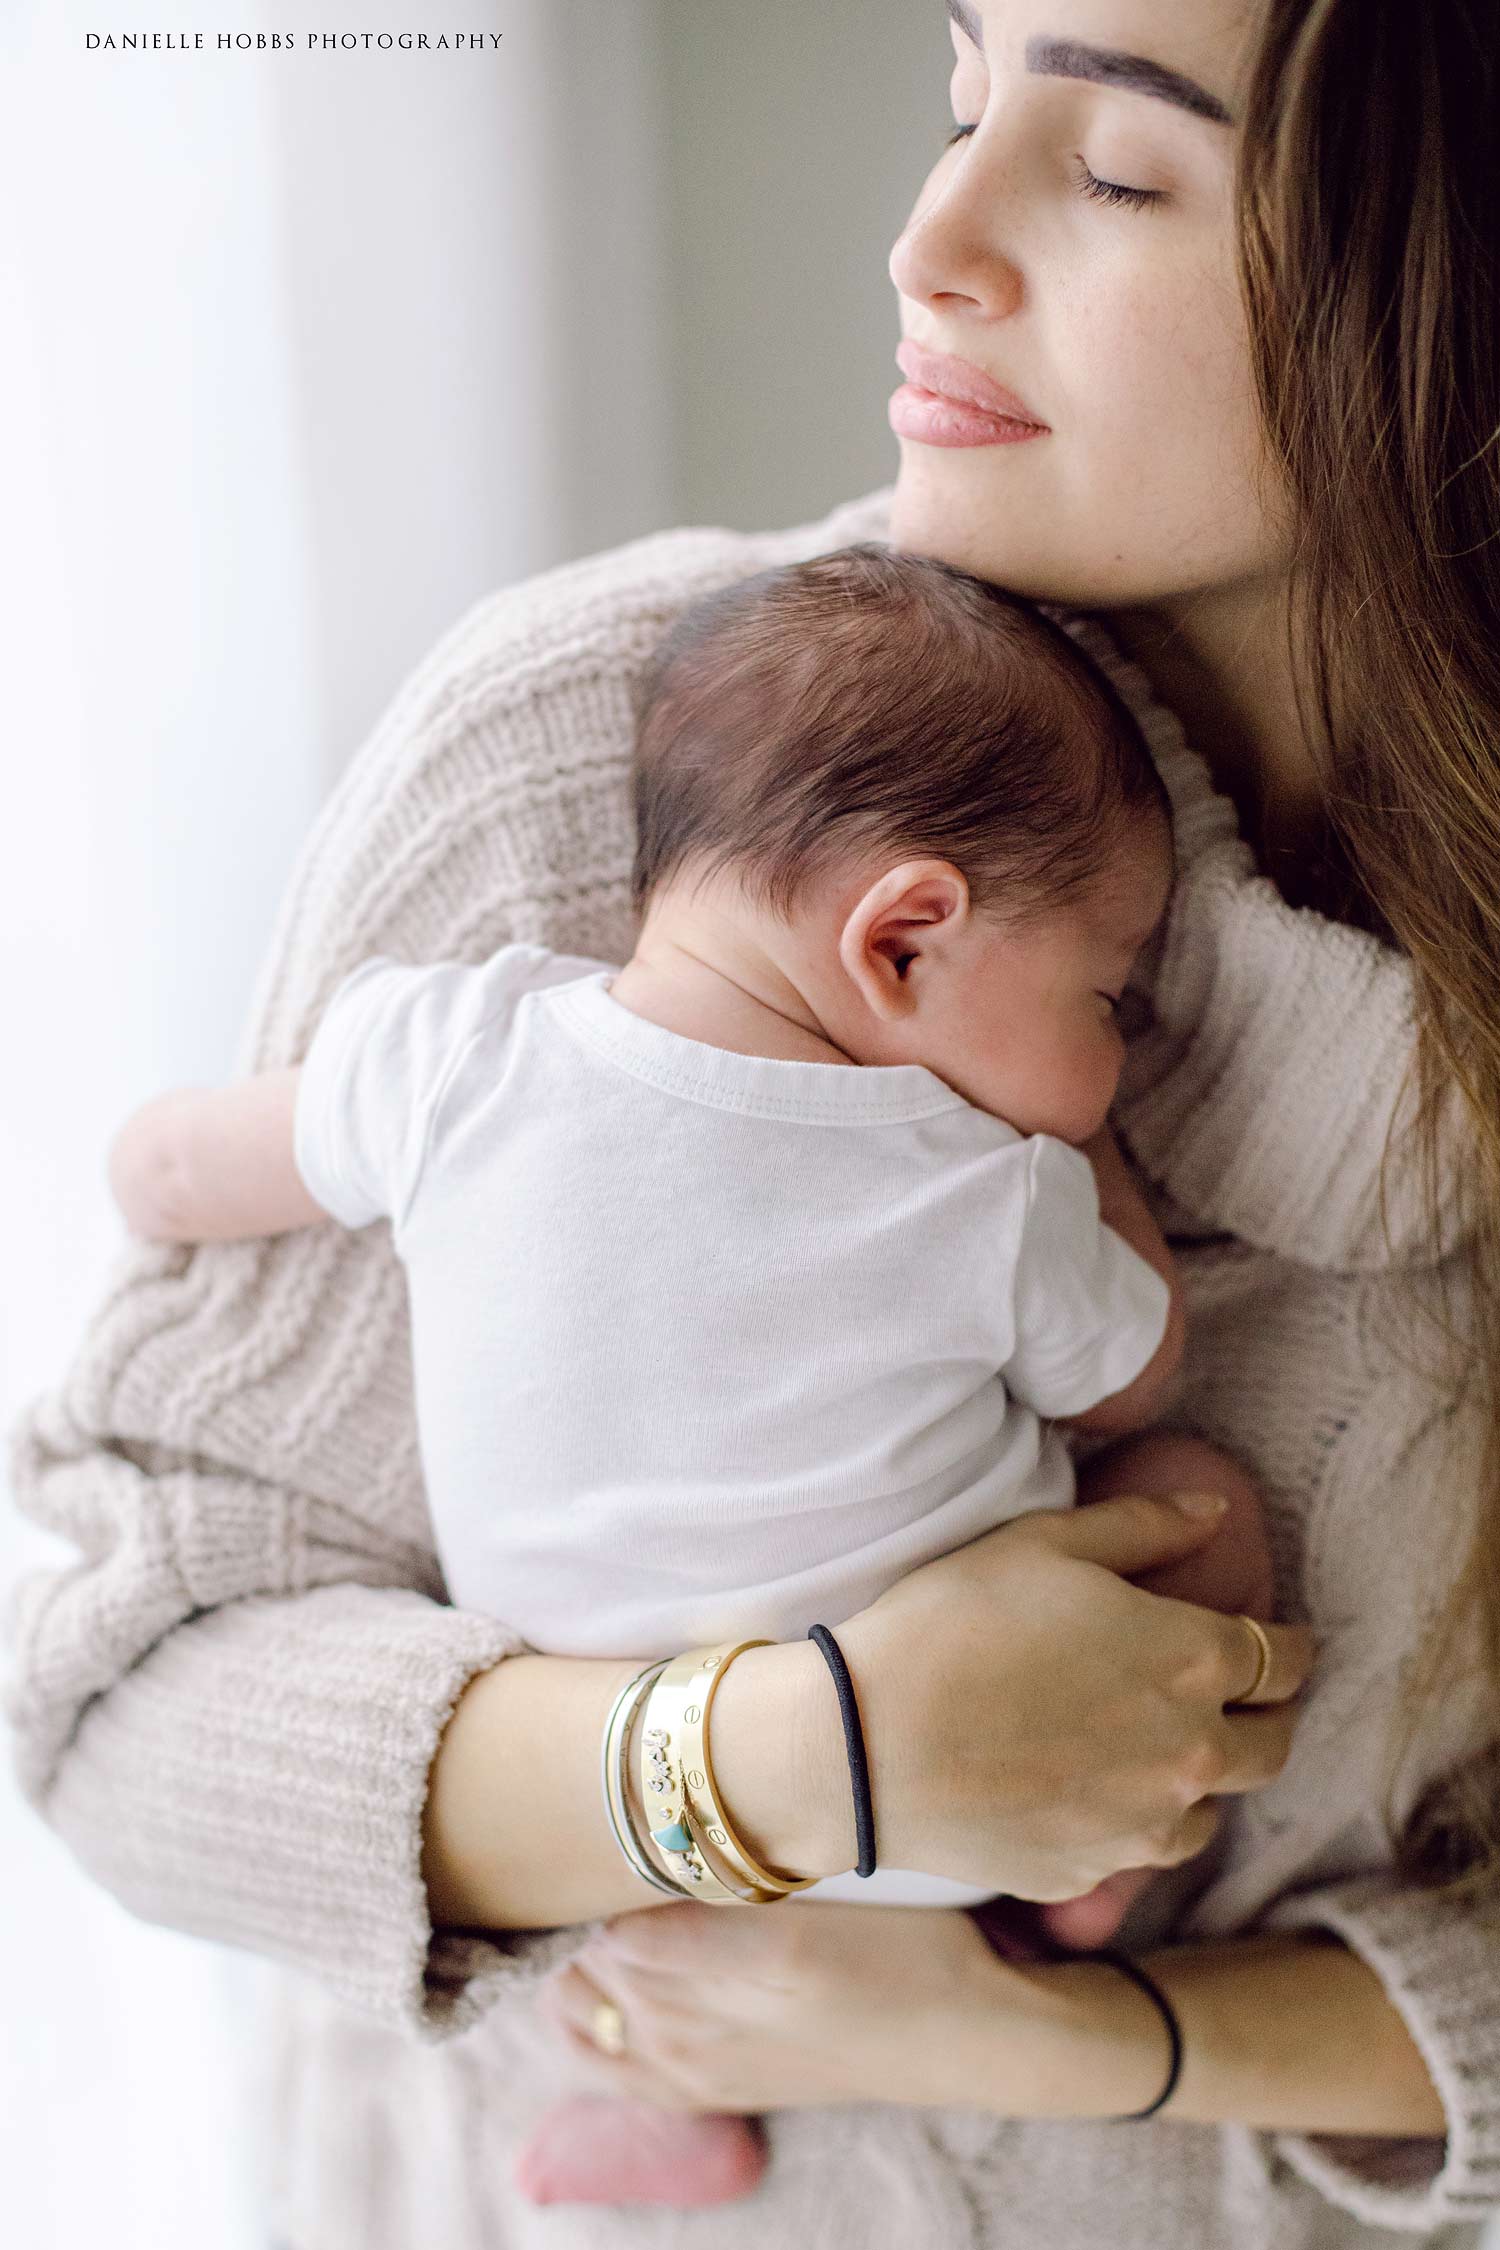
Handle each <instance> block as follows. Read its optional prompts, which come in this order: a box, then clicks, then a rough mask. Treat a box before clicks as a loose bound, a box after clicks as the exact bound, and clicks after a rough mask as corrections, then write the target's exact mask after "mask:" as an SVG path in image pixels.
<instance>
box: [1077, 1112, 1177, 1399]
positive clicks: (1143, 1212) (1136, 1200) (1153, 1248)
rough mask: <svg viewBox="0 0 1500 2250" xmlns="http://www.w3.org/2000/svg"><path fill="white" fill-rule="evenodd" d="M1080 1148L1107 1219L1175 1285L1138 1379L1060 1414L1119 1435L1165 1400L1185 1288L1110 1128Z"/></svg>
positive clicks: (1174, 1364)
mask: <svg viewBox="0 0 1500 2250" xmlns="http://www.w3.org/2000/svg"><path fill="white" fill-rule="evenodd" d="M1079 1153H1080V1154H1081V1155H1083V1156H1086V1157H1087V1158H1088V1160H1089V1162H1090V1163H1091V1164H1092V1165H1093V1167H1094V1177H1095V1179H1096V1180H1097V1181H1098V1183H1099V1215H1100V1217H1101V1218H1102V1219H1103V1221H1104V1223H1105V1225H1106V1226H1110V1227H1113V1228H1114V1230H1115V1232H1116V1234H1119V1235H1123V1236H1124V1238H1125V1240H1126V1241H1127V1242H1128V1243H1129V1244H1130V1247H1131V1249H1132V1250H1138V1251H1139V1252H1140V1254H1141V1256H1142V1257H1143V1258H1144V1259H1145V1261H1146V1263H1147V1265H1148V1266H1154V1267H1155V1268H1156V1271H1157V1272H1158V1273H1159V1274H1160V1275H1161V1277H1162V1279H1163V1281H1164V1282H1165V1283H1166V1285H1167V1287H1168V1289H1169V1290H1170V1291H1171V1304H1170V1306H1169V1307H1168V1311H1167V1325H1166V1329H1165V1331H1164V1333H1163V1335H1162V1340H1161V1342H1160V1344H1159V1345H1158V1346H1157V1348H1156V1356H1155V1357H1154V1358H1153V1359H1150V1360H1148V1361H1147V1363H1146V1365H1145V1366H1144V1367H1143V1368H1142V1369H1141V1372H1140V1373H1139V1375H1137V1376H1136V1378H1135V1380H1134V1382H1132V1383H1127V1384H1126V1386H1125V1388H1124V1390H1123V1391H1115V1392H1114V1393H1113V1394H1112V1396H1111V1397H1109V1398H1103V1399H1100V1400H1099V1402H1098V1404H1097V1405H1096V1406H1091V1407H1090V1408H1089V1409H1088V1411H1087V1412H1086V1413H1083V1414H1068V1415H1058V1416H1057V1420H1058V1421H1061V1422H1066V1423H1067V1425H1068V1426H1069V1427H1070V1428H1072V1429H1077V1430H1097V1431H1099V1432H1101V1433H1103V1434H1105V1435H1107V1436H1119V1435H1123V1434H1124V1432H1126V1431H1128V1430H1140V1429H1144V1428H1145V1427H1146V1425H1147V1424H1148V1423H1150V1422H1154V1421H1155V1420H1156V1419H1157V1417H1158V1416H1159V1415H1160V1413H1161V1412H1162V1409H1163V1407H1164V1406H1165V1404H1166V1400H1167V1396H1168V1394H1169V1392H1170V1390H1171V1388H1172V1384H1173V1382H1174V1381H1175V1379H1176V1376H1177V1370H1178V1368H1179V1367H1180V1366H1181V1364H1182V1348H1183V1341H1184V1327H1183V1314H1182V1292H1181V1289H1180V1287H1179V1285H1178V1280H1177V1268H1176V1261H1175V1259H1174V1258H1173V1256H1172V1253H1171V1251H1170V1249H1169V1248H1168V1246H1167V1241H1166V1237H1165V1236H1164V1235H1163V1233H1162V1231H1161V1229H1160V1227H1159V1226H1158V1225H1157V1223H1156V1221H1155V1220H1154V1219H1153V1218H1152V1216H1151V1213H1150V1212H1149V1211H1148V1210H1147V1208H1146V1205H1145V1202H1144V1200H1143V1199H1142V1196H1141V1192H1140V1189H1139V1188H1138V1187H1137V1186H1136V1184H1135V1182H1134V1180H1133V1179H1132V1178H1131V1176H1130V1171H1129V1168H1128V1166H1127V1165H1126V1162H1125V1159H1124V1157H1123V1156H1122V1155H1121V1153H1120V1148H1119V1143H1118V1142H1117V1141H1116V1139H1115V1136H1114V1133H1113V1131H1112V1130H1111V1128H1110V1127H1109V1126H1108V1125H1105V1126H1103V1127H1101V1129H1100V1130H1099V1131H1098V1132H1097V1133H1096V1134H1095V1135H1094V1137H1093V1139H1092V1140H1090V1141H1085V1142H1084V1143H1083V1144H1082V1147H1081V1149H1080V1152H1079Z"/></svg>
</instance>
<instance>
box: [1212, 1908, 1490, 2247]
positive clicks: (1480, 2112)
mask: <svg viewBox="0 0 1500 2250" xmlns="http://www.w3.org/2000/svg"><path fill="white" fill-rule="evenodd" d="M1257 1927H1259V1928H1261V1929H1265V1930H1273V1931H1289V1930H1306V1929H1312V1928H1319V1929H1326V1930H1331V1931H1332V1932H1333V1933H1334V1934H1335V1935H1336V1936H1337V1937H1340V1938H1342V1939H1343V1941H1344V1943H1345V1944H1346V1945H1347V1946H1349V1947H1350V1948H1351V1950H1352V1951H1353V1952H1355V1953H1357V1954H1358V1955H1359V1957H1360V1959H1361V1960H1362V1961H1364V1962H1366V1963H1367V1964H1368V1966H1369V1967H1370V1968H1371V1969H1372V1970H1373V1971H1374V1973H1375V1974H1376V1976H1377V1977H1379V1979H1380V1981H1381V1983H1382V1985H1383V1986H1384V1987H1385V1991H1386V1995H1387V1997H1388V1998H1389V2000H1390V2001H1391V2004H1392V2005H1393V2007H1395V2008H1396V2009H1397V2010H1398V2012H1399V2013H1400V2015H1401V2018H1402V2020H1403V2022H1404V2023H1405V2025H1406V2027H1407V2030H1408V2031H1409V2032H1410V2033H1411V2036H1412V2039H1413V2041H1414V2042H1415V2044H1416V2046H1417V2048H1418V2049H1419V2051H1420V2053H1421V2055H1422V2059H1423V2061H1424V2062H1425V2063H1426V2065H1427V2068H1428V2070H1429V2072H1430V2073H1431V2076H1432V2080H1433V2084H1434V2085H1435V2086H1436V2088H1437V2091H1438V2094H1439V2095H1440V2097H1441V2099H1442V2104H1443V2108H1444V2110H1445V2111H1446V2113H1447V2124H1448V2130H1447V2136H1446V2139H1443V2140H1439V2139H1435V2138H1427V2137H1425V2136H1413V2137H1412V2138H1409V2139H1399V2138H1394V2137H1390V2136H1385V2135H1370V2136H1363V2135H1358V2136H1356V2135H1353V2134H1339V2133H1317V2134H1308V2133H1276V2134H1273V2135H1271V2136H1269V2138H1270V2141H1271V2144H1272V2146H1273V2147H1274V2149H1275V2151H1276V2153H1277V2154H1278V2155H1279V2156H1280V2157H1281V2158H1282V2159H1283V2160H1284V2161H1285V2162H1286V2163H1288V2164H1289V2165H1291V2167H1292V2169H1293V2170H1294V2171H1296V2172H1297V2173H1299V2174H1300V2175H1301V2177H1302V2178H1303V2179H1305V2180H1306V2181H1308V2182H1309V2184H1310V2185H1311V2186H1313V2187H1315V2188H1317V2189H1318V2190H1319V2191H1320V2193H1322V2194H1323V2195H1325V2196H1326V2197H1327V2198H1328V2199H1329V2201H1330V2202H1332V2203H1335V2204H1338V2205H1339V2206H1340V2207H1341V2208H1342V2209H1343V2210H1345V2211H1349V2212H1352V2213H1353V2214H1354V2216H1355V2217H1356V2218H1359V2219H1362V2220H1364V2221H1366V2222H1367V2223H1368V2224H1369V2225H1371V2226H1376V2227H1392V2228H1400V2229H1403V2230H1409V2231H1412V2232H1416V2233H1425V2232H1426V2230H1428V2229H1429V2228H1435V2227H1441V2226H1446V2225H1451V2224H1453V2223H1454V2222H1455V2221H1460V2220H1468V2221H1470V2222H1475V2221H1478V2220H1482V2219H1485V2218H1488V2217H1490V2216H1492V2215H1495V2214H1500V1900H1497V1899H1496V1898H1495V1897H1493V1896H1488V1897H1487V1896H1485V1895H1484V1894H1481V1896H1480V1898H1479V1900H1478V1901H1477V1902H1476V1901H1473V1900H1470V1901H1467V1902H1466V1901H1462V1900H1459V1901H1455V1900H1452V1899H1445V1898H1443V1897H1442V1896H1441V1894H1439V1893H1436V1892H1434V1891H1432V1890H1429V1889H1426V1888H1424V1887H1422V1886H1420V1885H1407V1884H1403V1883H1401V1882H1400V1881H1398V1880H1397V1879H1396V1878H1395V1877H1393V1876H1391V1875H1388V1874H1371V1875H1361V1876H1357V1877H1352V1878H1350V1879H1349V1880H1347V1881H1343V1882H1334V1883H1328V1884H1324V1885H1321V1886H1319V1887H1317V1888H1315V1889H1311V1890H1305V1891H1298V1892H1292V1893H1290V1894H1288V1895H1287V1896H1286V1897H1284V1898H1281V1899H1279V1900H1278V1901H1277V1902H1276V1904H1275V1905H1274V1906H1273V1907H1271V1908H1269V1909H1268V1910H1267V1912H1266V1913H1265V1915H1264V1916H1263V1917H1262V1918H1261V1920H1260V1922H1259V1924H1258V1925H1257Z"/></svg>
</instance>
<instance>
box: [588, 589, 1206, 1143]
mask: <svg viewBox="0 0 1500 2250" xmlns="http://www.w3.org/2000/svg"><path fill="white" fill-rule="evenodd" d="M637 719H638V727H637V738H636V763H635V811H636V825H637V849H636V857H635V866H634V872H633V882H632V900H633V904H634V905H635V908H636V911H637V912H638V913H639V914H641V915H642V916H643V918H644V919H643V926H642V932H641V942H642V945H643V946H644V945H645V944H646V943H647V942H648V941H650V940H651V939H652V938H653V936H654V937H655V938H656V939H658V940H659V939H660V937H661V936H662V934H663V933H664V932H670V937H671V940H672V943H673V944H674V945H675V946H678V947H682V946H686V947H687V949H688V950H689V951H690V952H692V953H694V954H695V955H696V957H698V958H699V959H704V960H708V961H709V962H710V963H712V964H713V965H714V966H716V967H718V968H720V969H722V970H723V971H724V973H725V974H727V975H731V976H733V977H734V978H735V979H736V981H738V982H740V983H741V984H742V985H743V986H744V987H745V988H746V989H749V990H751V991H752V992H753V994H754V996H755V997H756V998H757V999H759V1000H761V1001H763V1002H766V1003H767V1004H769V1005H771V1006H772V1007H776V1008H779V1009H781V1010H783V1011H784V1012H787V1013H790V1014H791V1015H792V1016H793V1018H794V1020H796V1021H798V1022H800V1023H802V1024H803V1025H804V1027H805V1028H810V1029H812V1030H814V1031H816V1032H817V1033H819V1034H820V1035H821V1036H822V1037H824V1038H826V1039H828V1040H830V1041H831V1042H832V1043H833V1044H834V1045H835V1046H837V1047H838V1048H839V1049H841V1050H842V1051H843V1052H844V1053H845V1054H847V1055H849V1056H851V1057H852V1058H853V1060H855V1061H856V1062H860V1063H866V1064H890V1063H912V1062H915V1063H922V1064H925V1065H926V1067H927V1068H928V1069H930V1070H932V1071H935V1072H936V1073H937V1075H938V1076H939V1077H941V1078H943V1079H945V1080H946V1081H947V1082H948V1084H949V1085H951V1086H953V1087H954V1088H955V1089H956V1090H957V1091H958V1092H959V1093H961V1094H963V1095H965V1096H966V1098H967V1099H968V1100H970V1101H972V1102H974V1103H976V1104H977V1105H978V1106H979V1107H981V1108H983V1109H987V1110H990V1111H992V1112H993V1113H994V1114H995V1115H997V1116H999V1117H1003V1118H1005V1119H1006V1120H1007V1121H1008V1122H1009V1123H1011V1124H1013V1125H1014V1126H1015V1127H1016V1128H1017V1130H1018V1131H1021V1132H1025V1133H1032V1132H1048V1133H1054V1134H1057V1135H1058V1136H1059V1137H1061V1138H1063V1139H1066V1140H1070V1141H1073V1142H1075V1143H1076V1142H1080V1141H1083V1140H1086V1139H1088V1138H1089V1136H1090V1135H1091V1134H1092V1133H1094V1132H1096V1131H1097V1130H1098V1128H1099V1127H1100V1126H1101V1125H1102V1124H1103V1123H1104V1120H1105V1117H1106V1115H1107V1113H1108V1110H1109V1105H1110V1103H1111V1101H1112V1100H1113V1098H1114V1093H1115V1089H1116V1086H1117V1084H1118V1080H1119V1075H1120V1066H1121V1063H1122V1061H1123V1059H1124V1051H1125V1050H1124V1042H1123V1040H1122V1038H1121V1036H1120V1033H1119V1031H1118V1029H1117V1027H1116V1024H1115V1020H1114V1019H1115V1004H1116V1002H1117V1000H1118V997H1119V995H1120V993H1121V991H1122V990H1123V987H1124V984H1125V979H1126V976H1127V974H1128V972H1129V969H1130V966H1131V962H1132V960H1133V959H1134V957H1135V954H1136V953H1137V951H1138V950H1139V949H1140V947H1141V946H1142V945H1143V944H1144V943H1145V941H1146V939H1147V938H1148V937H1149V935H1150V934H1151V932H1152V930H1153V929H1154V928H1155V926H1156V924H1157V922H1158V921H1159V920H1160V918H1161V915H1162V913H1163V911H1164V910H1165V906H1166V902H1167V897H1168V894H1169V891H1170V887H1171V880H1172V871H1173V857H1172V827H1171V817H1170V806H1169V800H1168V798H1167V795H1166V792H1165V790H1164V788H1163V786H1162V783H1161V779H1160V776H1159V775H1158V773H1157V770H1156V766H1155V763H1154V761H1153V759H1152V757H1151V753H1150V751H1149V749H1148V748H1147V746H1146V743H1145V741H1144V739H1143V737H1142V735H1141V733H1140V730H1139V728H1138V727H1137V725H1136V722H1135V720H1134V718H1133V717H1132V716H1131V714H1130V712H1129V710H1128V709H1127V708H1126V706H1125V705H1124V704H1123V703H1122V701H1121V700H1120V698H1119V696H1118V695H1117V694H1116V692H1115V690H1114V689H1113V687H1112V686H1111V685H1110V683H1109V682H1108V681H1107V680H1106V679H1104V678H1103V677H1102V675H1101V674H1100V673H1099V672H1098V671H1097V669H1096V668H1095V667H1094V666H1093V665H1092V664H1090V663H1089V662H1088V661H1087V659H1086V658H1085V657H1084V655H1083V654H1082V652H1081V650H1080V649H1079V648H1078V647H1077V645H1076V644H1075V642H1074V641H1073V640H1072V639H1071V638H1070V637H1069V635H1068V634H1067V633H1066V632H1064V630H1063V629H1062V627H1061V626H1060V625H1057V624H1054V623H1053V622H1052V621H1051V620H1050V619H1049V618H1047V617H1045V616H1044V615H1042V613H1041V612H1040V611H1038V610H1037V609H1035V608H1033V607H1032V606H1031V605H1030V604H1028V603H1026V602H1023V601H1020V600H1018V599H1017V598H1016V597H1015V596H1013V595H1010V594H1007V593H1004V592H1002V591H1001V590H1000V589H999V588H997V587H995V586H992V585H989V584H987V583H986V582H985V581H984V580H982V579H979V578H975V577H972V576H971V575H970V574H969V573H968V572H966V571H962V570H958V569H956V568H954V567H953V566H952V565H950V564H947V563H942V562H938V561H935V560H932V559H930V558H928V557H923V556H918V555H909V554H902V553H899V552H897V551H894V550H890V549H887V548H885V547H881V546H877V545H873V544H868V545H861V546H856V547H845V548H840V549H838V550H837V551H836V552H833V553H831V554H824V555H818V556H816V557H814V558H813V559H812V560H811V561H808V562H804V563H797V564H793V565H791V566H789V567H785V568H781V569H776V570H769V571H764V572H762V573H761V574H760V575H758V576H757V577H754V578H750V579H745V580H741V581H740V582H739V583H738V584H735V585H732V586H729V587H727V588H725V589H724V590H723V591H722V592H721V593H718V594H712V595H709V596H708V597H707V598H706V599H704V600H701V601H698V602H695V603H694V604H693V605H692V606H691V607H690V608H689V609H687V610H686V611H684V612H683V614H682V615H681V616H680V617H679V619H678V620H677V622H676V624H675V625H674V626H673V628H672V629H671V631H670V632H669V633H668V634H667V636H666V638H665V639H664V640H663V642H662V643H661V644H660V646H659V647H658V649H657V650H656V651H655V653H654V655H653V657H652V659H651V660H650V662H649V664H648V666H647V668H646V671H645V673H644V674H643V676H642V680H641V685H640V689H639V692H638V698H637Z"/></svg>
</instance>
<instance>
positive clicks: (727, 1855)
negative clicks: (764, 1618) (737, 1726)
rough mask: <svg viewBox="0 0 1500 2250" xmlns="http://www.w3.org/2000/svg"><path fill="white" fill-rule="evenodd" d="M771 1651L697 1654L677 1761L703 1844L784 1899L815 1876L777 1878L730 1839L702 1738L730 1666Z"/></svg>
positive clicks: (736, 1648)
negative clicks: (683, 1768)
mask: <svg viewBox="0 0 1500 2250" xmlns="http://www.w3.org/2000/svg"><path fill="white" fill-rule="evenodd" d="M772 1645H773V1644H772V1643H771V1642H770V1641H739V1642H736V1643H735V1644H734V1645H733V1646H729V1647H723V1648H717V1649H709V1650H706V1651H703V1652H701V1654H700V1661H699V1663H698V1665H697V1667H696V1669H695V1670H694V1672H693V1675H692V1677H691V1678H690V1679H689V1681H688V1683H687V1692H688V1695H689V1698H690V1700H689V1701H688V1703H687V1704H686V1705H685V1706H684V1709H683V1714H682V1755H683V1760H684V1764H685V1766H686V1769H687V1782H688V1791H689V1802H690V1804H691V1805H692V1807H693V1810H694V1811H695V1812H696V1813H697V1815H698V1818H699V1819H700V1821H702V1822H703V1823H704V1825H705V1828H706V1832H707V1834H708V1838H709V1841H710V1842H711V1843H713V1844H714V1845H715V1846H716V1847H717V1849H718V1852H719V1856H720V1857H721V1858H722V1859H724V1860H726V1861H727V1862H728V1864H729V1866H730V1867H731V1868H732V1869H733V1871H734V1873H735V1874H736V1875H737V1876H739V1877H740V1879H741V1880H742V1881H744V1882H747V1883H750V1884H753V1885H754V1886H755V1887H756V1888H757V1889H759V1890H764V1891H773V1892H775V1893H777V1894H778V1895H780V1896H781V1897H783V1898H785V1897H788V1896H789V1895H790V1894H791V1893H792V1892H793V1891H805V1890H807V1889H808V1888H809V1887H810V1886H811V1885H812V1884H813V1883H815V1882H816V1881H817V1879H818V1878H817V1877H816V1876H815V1875H779V1874H777V1872H776V1871H775V1869H774V1868H770V1867H763V1866H762V1865H761V1864H760V1862H759V1861H758V1860H757V1859H755V1858H754V1856H753V1855H752V1854H751V1852H750V1851H749V1849H748V1848H747V1846H746V1844H745V1841H744V1839H743V1837H741V1836H738V1835H737V1834H736V1833H735V1830H734V1829H733V1827H732V1826H731V1825H730V1821H729V1816H728V1814H727V1813H726V1812H725V1810H724V1803H723V1799H722V1798H721V1797H720V1795H719V1785H718V1781H717V1779H716V1777H715V1775H714V1763H713V1756H712V1753H711V1752H710V1749H709V1732H708V1720H709V1708H710V1705H711V1704H712V1702H713V1699H714V1694H715V1692H716V1690H717V1688H718V1685H719V1682H720V1680H722V1679H723V1677H724V1674H725V1673H726V1672H727V1671H728V1669H729V1666H730V1663H731V1661H732V1660H733V1659H734V1658H735V1657H736V1656H738V1655H739V1654H740V1652H741V1651H742V1650H743V1649H747V1648H770V1647H771V1646H772ZM679 1661H682V1662H686V1661H687V1659H686V1658H684V1659H680V1660H679ZM695 1713H696V1716H694V1714H695Z"/></svg>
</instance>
